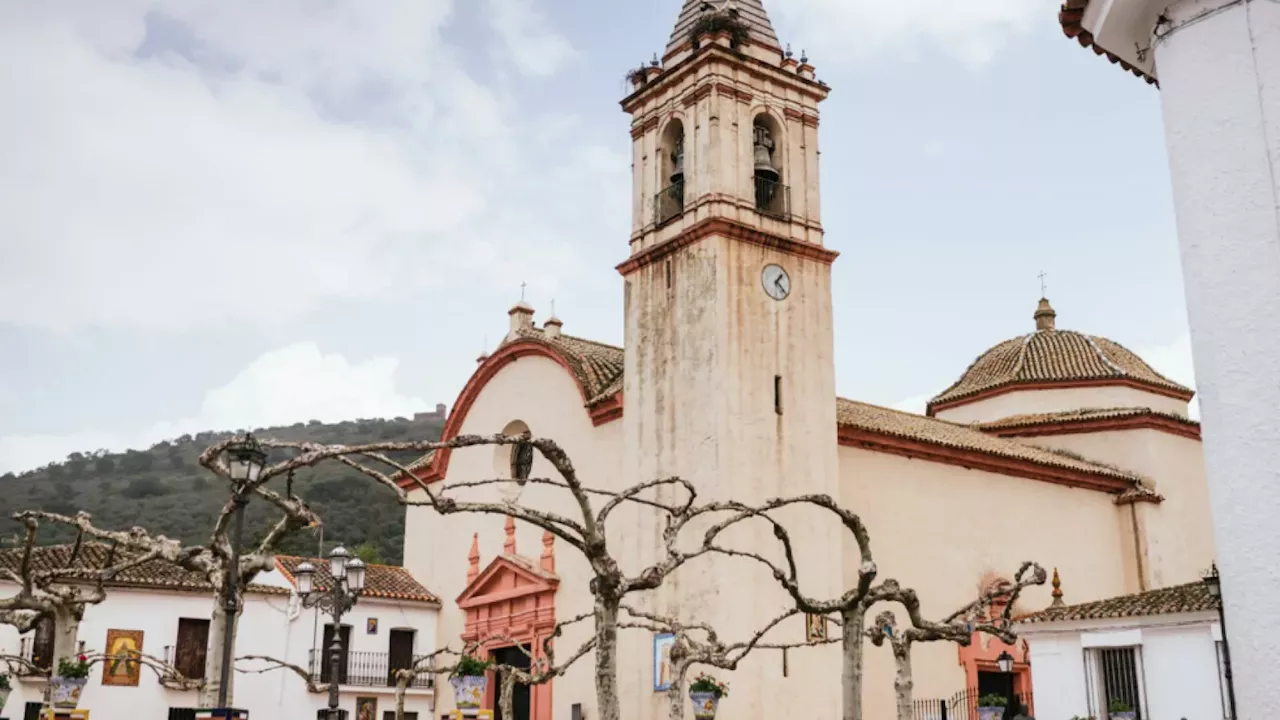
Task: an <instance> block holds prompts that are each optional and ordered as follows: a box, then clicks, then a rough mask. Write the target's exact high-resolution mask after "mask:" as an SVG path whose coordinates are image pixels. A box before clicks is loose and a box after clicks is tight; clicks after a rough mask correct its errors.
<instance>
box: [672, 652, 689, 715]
mask: <svg viewBox="0 0 1280 720" xmlns="http://www.w3.org/2000/svg"><path fill="white" fill-rule="evenodd" d="M688 672H689V663H687V662H685V661H683V660H681V661H680V662H676V661H675V660H674V659H673V660H672V662H671V687H669V688H667V700H668V701H669V702H670V703H671V709H670V711H669V716H668V720H684V680H685V676H686V675H687V674H688Z"/></svg>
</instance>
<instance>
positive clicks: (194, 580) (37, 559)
mask: <svg viewBox="0 0 1280 720" xmlns="http://www.w3.org/2000/svg"><path fill="white" fill-rule="evenodd" d="M73 547H74V546H73V545H71V544H67V545H46V546H44V547H38V548H35V550H33V551H32V554H31V561H32V565H33V566H34V567H35V569H36V570H43V571H48V570H58V569H61V568H64V567H66V566H67V562H68V560H69V559H70V557H71V554H72V549H73ZM130 557H135V555H132V554H130V553H126V552H124V551H121V550H117V551H116V553H115V555H114V557H112V555H111V550H110V547H109V546H107V545H104V544H101V543H83V544H82V545H81V546H80V550H79V552H78V553H76V559H75V562H74V564H72V568H75V569H82V570H101V569H103V568H105V567H109V566H110V565H109V564H108V562H110V564H111V565H116V564H119V563H120V562H122V561H124V560H126V559H127V558H130ZM109 558H111V559H110V561H108V559H109ZM21 565H22V548H6V549H4V550H0V569H4V570H11V571H13V572H15V573H16V572H18V571H19V568H20V567H21ZM107 585H108V586H116V587H142V588H153V589H158V590H182V591H190V592H212V591H213V585H212V584H210V583H209V582H208V581H206V580H205V579H204V577H203V576H202V575H200V574H199V573H193V572H188V571H186V570H183V569H182V568H180V567H178V566H177V565H174V564H172V563H169V562H165V561H163V560H152V561H150V562H147V563H143V564H142V565H139V566H137V567H132V568H129V569H128V570H125V571H124V572H121V573H120V574H119V575H117V576H116V577H115V579H113V580H112V581H111V582H109V583H107ZM249 591H250V592H257V593H266V594H275V595H285V594H288V592H289V591H288V590H287V589H285V588H277V587H271V586H269V585H258V584H256V583H255V584H252V585H250V586H249Z"/></svg>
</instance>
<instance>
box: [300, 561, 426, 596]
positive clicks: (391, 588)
mask: <svg viewBox="0 0 1280 720" xmlns="http://www.w3.org/2000/svg"><path fill="white" fill-rule="evenodd" d="M304 561H305V562H309V563H311V564H312V565H313V566H315V569H316V574H315V581H314V582H315V587H316V588H317V589H319V588H327V587H330V586H331V585H332V583H333V576H332V575H330V574H329V561H328V560H321V559H317V558H301V557H294V556H292V555H277V556H276V566H277V567H279V568H280V571H281V572H282V573H284V575H285V577H286V578H288V580H289V582H290V583H293V582H294V575H295V573H296V572H297V569H298V565H301V564H302V563H303V562H304ZM364 596H365V597H372V598H386V599H388V600H406V601H409V602H425V603H437V604H438V603H439V602H440V599H439V598H437V597H436V596H435V595H434V594H432V592H431V591H430V590H428V589H427V588H426V587H424V586H423V585H422V583H419V582H418V581H417V580H415V579H414V578H413V575H410V574H409V571H408V570H405V569H404V568H402V567H397V566H395V565H368V566H367V567H366V568H365V576H364Z"/></svg>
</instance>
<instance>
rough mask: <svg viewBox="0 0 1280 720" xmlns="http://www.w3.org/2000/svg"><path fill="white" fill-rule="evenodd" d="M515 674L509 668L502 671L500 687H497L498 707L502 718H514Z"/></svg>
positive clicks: (507, 719)
mask: <svg viewBox="0 0 1280 720" xmlns="http://www.w3.org/2000/svg"><path fill="white" fill-rule="evenodd" d="M515 703H516V676H515V673H513V672H511V671H510V670H508V671H506V672H504V673H502V687H500V688H498V707H499V708H501V709H502V717H503V720H515V716H516V708H515Z"/></svg>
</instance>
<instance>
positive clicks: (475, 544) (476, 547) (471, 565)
mask: <svg viewBox="0 0 1280 720" xmlns="http://www.w3.org/2000/svg"><path fill="white" fill-rule="evenodd" d="M479 575H480V533H475V534H474V535H472V536H471V552H468V553H467V584H468V585H470V584H471V583H472V582H474V581H475V579H476V577H478V576H479Z"/></svg>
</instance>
